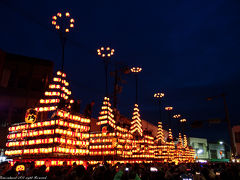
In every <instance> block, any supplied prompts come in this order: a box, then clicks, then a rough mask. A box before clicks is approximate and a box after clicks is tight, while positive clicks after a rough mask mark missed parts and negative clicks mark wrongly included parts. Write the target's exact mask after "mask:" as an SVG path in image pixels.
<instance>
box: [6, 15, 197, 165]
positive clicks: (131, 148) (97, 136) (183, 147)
mask: <svg viewBox="0 0 240 180" xmlns="http://www.w3.org/2000/svg"><path fill="white" fill-rule="evenodd" d="M63 18H65V20H64V21H63V22H69V23H70V24H68V25H67V26H64V28H62V27H60V24H62V23H61V22H60V23H59V21H62V20H63ZM73 23H74V19H73V18H70V13H68V12H67V13H65V14H62V13H57V16H53V17H52V24H53V25H54V27H55V28H56V29H57V30H59V34H60V38H61V43H62V48H63V52H64V45H65V42H66V34H67V33H69V29H70V28H73V27H74V25H73ZM68 26H69V27H68ZM97 53H98V55H99V56H100V57H101V58H102V59H103V62H104V64H105V72H106V73H105V74H106V96H105V97H104V99H103V104H102V106H101V110H100V114H99V117H98V120H97V123H96V125H97V126H99V127H100V128H99V129H100V131H99V132H92V131H91V130H90V125H91V123H92V122H91V119H90V118H87V117H85V116H83V115H81V114H79V112H75V111H74V110H73V109H74V108H73V106H74V99H73V98H72V97H71V91H70V89H69V83H68V81H67V80H66V73H64V71H63V65H64V53H63V56H62V69H61V71H57V72H56V76H55V77H53V79H52V82H51V83H50V84H49V85H48V88H47V90H46V91H45V93H44V95H43V98H41V99H40V100H39V102H38V104H37V105H36V107H32V108H30V109H28V110H27V112H26V116H25V122H22V123H18V124H13V125H12V126H11V127H9V135H8V136H7V139H8V141H7V144H6V147H7V150H6V151H5V155H6V156H8V158H10V159H13V161H12V162H11V164H12V165H13V164H14V163H15V162H16V161H20V162H31V161H34V162H35V165H36V166H41V165H44V164H45V165H46V166H48V167H49V166H60V165H63V163H64V162H66V163H67V165H72V164H73V162H76V164H78V165H79V164H84V162H88V163H90V164H96V163H102V162H104V161H107V162H108V163H111V164H114V163H116V162H121V163H141V162H147V163H152V162H161V163H163V162H168V163H172V162H174V163H181V162H193V161H194V154H195V152H194V150H193V149H192V148H190V147H189V146H188V145H187V138H186V135H184V144H182V137H181V135H179V140H178V141H179V143H178V144H177V145H176V147H175V143H174V141H173V137H172V131H171V129H170V128H169V130H168V138H164V133H163V127H162V122H159V123H158V132H157V136H156V137H154V136H152V135H151V134H148V133H146V132H144V131H143V128H142V119H141V117H140V112H139V106H138V101H137V77H138V76H137V74H138V73H139V72H141V70H142V68H139V67H133V68H132V69H131V71H132V73H134V74H135V77H136V103H135V105H134V109H133V115H132V120H131V122H130V127H129V128H126V127H122V126H121V125H119V124H121V123H119V122H117V121H119V120H117V118H115V116H114V112H113V110H112V108H111V102H110V98H109V96H108V93H107V79H108V78H107V74H108V69H107V67H108V62H109V58H110V57H111V56H112V55H113V54H114V49H111V48H110V47H106V48H104V47H101V48H100V49H98V50H97ZM23 121H24V120H23Z"/></svg>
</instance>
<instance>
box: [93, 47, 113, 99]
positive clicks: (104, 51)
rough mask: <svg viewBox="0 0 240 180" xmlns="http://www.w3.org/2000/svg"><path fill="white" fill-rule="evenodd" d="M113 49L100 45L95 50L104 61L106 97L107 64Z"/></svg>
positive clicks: (106, 91) (106, 89)
mask: <svg viewBox="0 0 240 180" xmlns="http://www.w3.org/2000/svg"><path fill="white" fill-rule="evenodd" d="M114 52H115V50H114V49H111V48H110V47H106V48H105V47H101V48H100V49H98V50H97V54H98V56H100V57H101V58H102V59H103V62H104V68H105V81H106V87H105V93H106V97H108V64H109V61H110V58H111V56H113V54H114Z"/></svg>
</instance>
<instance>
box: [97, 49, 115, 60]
mask: <svg viewBox="0 0 240 180" xmlns="http://www.w3.org/2000/svg"><path fill="white" fill-rule="evenodd" d="M114 52H115V50H114V49H111V48H110V47H106V48H105V47H101V48H100V49H98V50H97V54H98V55H99V56H101V57H102V58H105V57H108V58H110V57H111V56H113V54H114Z"/></svg>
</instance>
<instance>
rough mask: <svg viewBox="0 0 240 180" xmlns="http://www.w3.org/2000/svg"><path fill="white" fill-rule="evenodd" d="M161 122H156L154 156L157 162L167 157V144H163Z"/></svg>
mask: <svg viewBox="0 0 240 180" xmlns="http://www.w3.org/2000/svg"><path fill="white" fill-rule="evenodd" d="M165 143H166V142H165V140H164V134H163V127H162V122H158V131H157V136H156V140H155V158H156V159H157V160H158V161H159V162H164V160H165V159H167V146H166V145H165Z"/></svg>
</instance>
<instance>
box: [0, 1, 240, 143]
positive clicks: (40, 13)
mask: <svg viewBox="0 0 240 180" xmlns="http://www.w3.org/2000/svg"><path fill="white" fill-rule="evenodd" d="M67 11H68V12H70V14H71V16H72V17H73V18H74V19H75V28H74V30H73V31H72V32H71V33H70V34H69V40H68V42H67V46H66V52H65V55H66V56H65V57H66V64H65V72H66V73H67V77H68V79H69V81H70V83H71V84H70V85H71V89H72V92H73V95H74V97H75V98H79V99H81V100H82V110H83V109H84V106H85V105H86V104H87V103H89V102H90V101H91V100H95V101H96V105H95V107H94V111H95V116H96V115H97V113H98V112H99V110H100V103H101V102H102V99H103V96H104V88H105V84H104V83H105V82H104V69H103V63H102V62H101V59H100V58H99V57H97V55H96V49H97V48H99V47H100V46H102V45H104V46H105V45H110V46H111V47H113V48H114V49H115V50H116V53H115V56H114V57H113V58H112V64H111V70H113V68H114V64H115V63H121V64H125V65H129V66H140V67H142V68H143V71H142V73H141V74H139V106H140V111H141V115H142V117H143V119H145V120H147V121H150V122H152V123H154V124H157V121H158V112H157V107H156V104H155V103H154V99H153V94H154V93H155V92H164V93H165V97H164V99H163V106H173V107H174V113H180V114H182V115H183V116H184V117H185V118H186V119H187V120H188V127H187V129H188V133H187V134H188V136H195V137H207V138H208V139H209V140H216V141H217V140H219V139H223V140H226V141H228V134H227V129H226V123H222V124H218V125H207V124H205V126H204V127H203V128H197V129H191V128H190V126H189V124H190V123H191V122H193V121H195V120H208V119H211V118H224V106H223V100H222V99H221V98H219V99H215V100H214V101H210V102H208V101H206V98H207V97H208V96H213V95H218V94H221V93H223V92H224V93H226V94H227V102H228V106H229V112H230V119H231V121H232V124H239V122H240V121H239V120H240V118H239V114H238V112H239V100H240V95H239V92H240V83H239V80H240V71H239V67H240V53H239V51H240V1H237V0H227V1H226V0H211V1H209V0H199V1H192V0H188V1H184V0H167V1H166V0H155V1H153V0H152V1H146V0H145V1H143V0H121V1H114V0H112V1H105V0H104V1H96V0H92V1H69V0H68V1H63V0H58V1H56V0H51V1H49V0H48V1H47V0H41V1H26V0H22V1H18V0H1V1H0V22H1V26H0V27H1V28H0V48H1V49H2V50H4V51H6V52H10V53H16V54H21V55H25V56H30V57H37V58H42V59H48V60H52V61H53V62H54V63H55V71H56V70H57V69H59V68H60V59H61V48H60V41H59V36H58V33H57V32H56V30H55V29H54V27H53V26H52V25H51V17H52V16H53V15H56V14H57V12H67ZM123 78H124V79H125V80H126V84H124V85H123V91H122V93H121V94H120V96H119V106H118V107H119V110H120V112H121V113H122V114H124V115H126V116H127V117H131V113H132V109H133V105H134V101H135V81H134V77H133V76H132V75H126V76H124V77H123ZM110 83H111V89H110V90H111V91H112V88H113V78H110ZM165 116H166V115H164V116H163V117H165ZM164 121H166V118H164Z"/></svg>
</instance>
